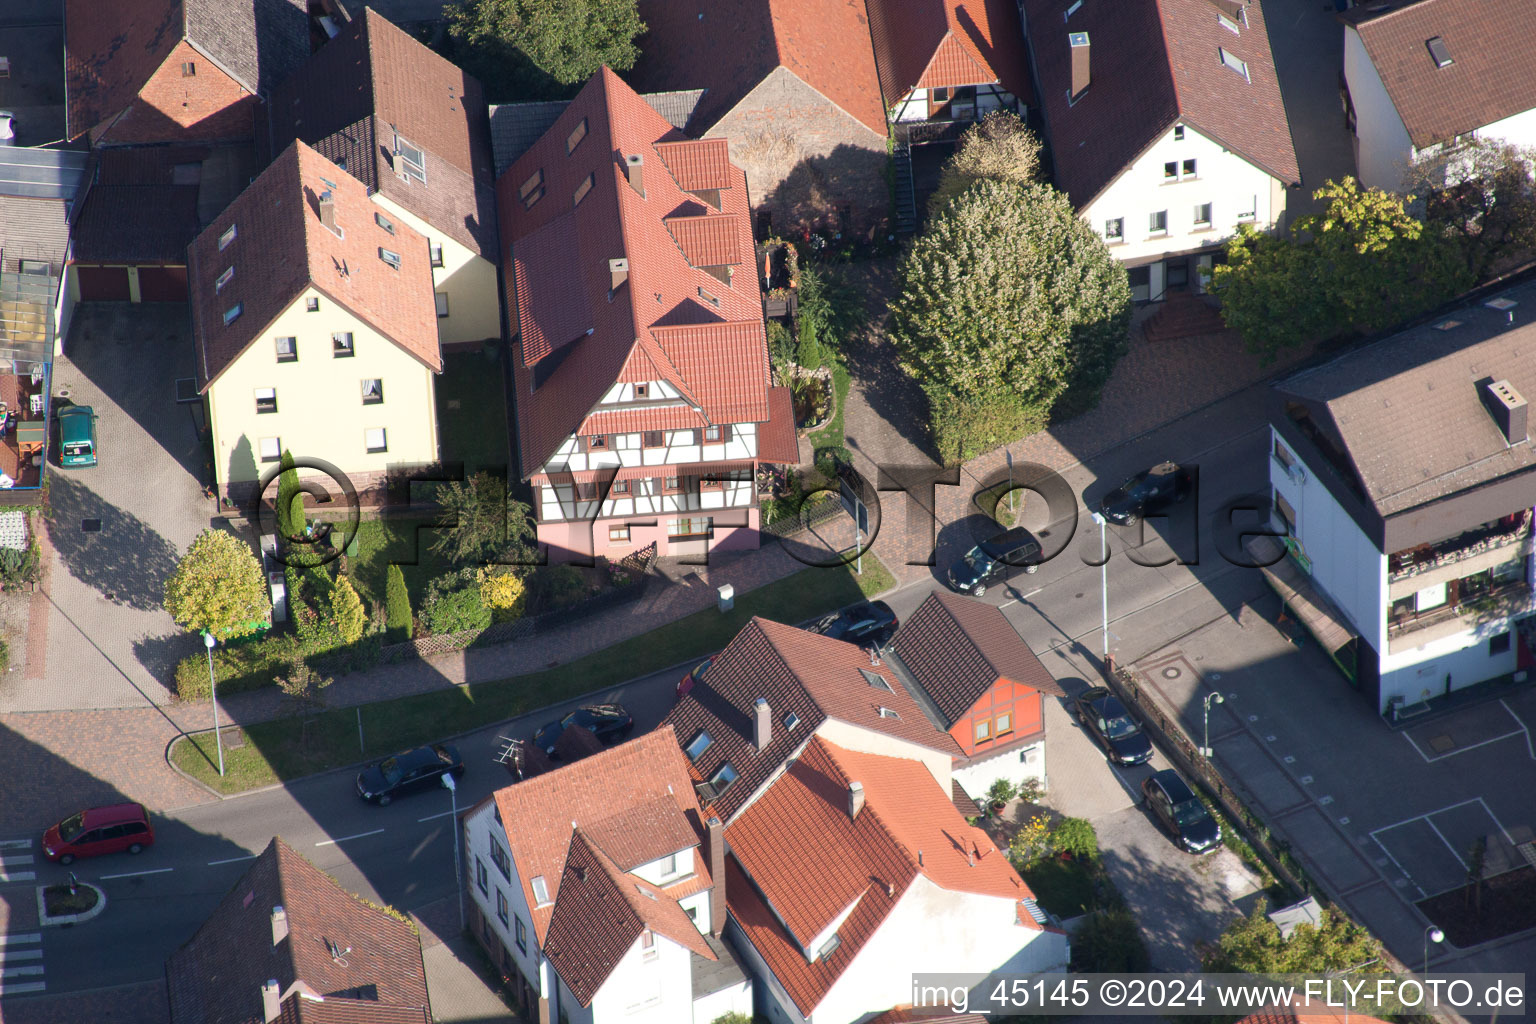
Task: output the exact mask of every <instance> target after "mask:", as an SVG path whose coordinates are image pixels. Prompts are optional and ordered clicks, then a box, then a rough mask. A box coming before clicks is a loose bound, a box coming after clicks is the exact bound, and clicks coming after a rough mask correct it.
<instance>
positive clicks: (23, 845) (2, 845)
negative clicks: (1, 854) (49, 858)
mask: <svg viewBox="0 0 1536 1024" xmlns="http://www.w3.org/2000/svg"><path fill="white" fill-rule="evenodd" d="M31 845H32V840H30V839H0V850H25V849H27V848H28V847H30V846H31Z"/></svg>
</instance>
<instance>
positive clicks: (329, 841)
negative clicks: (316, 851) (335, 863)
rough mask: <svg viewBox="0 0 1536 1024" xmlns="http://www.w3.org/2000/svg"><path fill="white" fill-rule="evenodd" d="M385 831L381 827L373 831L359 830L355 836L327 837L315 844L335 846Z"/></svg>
mask: <svg viewBox="0 0 1536 1024" xmlns="http://www.w3.org/2000/svg"><path fill="white" fill-rule="evenodd" d="M383 831H384V830H383V829H381V828H376V829H374V830H373V831H372V832H359V833H358V834H357V835H355V836H341V837H339V838H337V839H327V840H325V841H324V842H319V843H316V844H315V845H316V846H335V845H336V844H337V843H344V842H346V841H347V840H349V839H362V838H364V837H365V836H376V835H378V834H379V833H380V832H383Z"/></svg>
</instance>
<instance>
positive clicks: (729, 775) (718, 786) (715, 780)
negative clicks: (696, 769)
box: [709, 761, 737, 799]
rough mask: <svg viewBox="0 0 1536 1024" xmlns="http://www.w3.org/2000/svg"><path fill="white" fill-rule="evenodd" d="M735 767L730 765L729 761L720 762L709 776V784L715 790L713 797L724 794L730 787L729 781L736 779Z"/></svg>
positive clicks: (717, 797)
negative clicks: (717, 767) (718, 766)
mask: <svg viewBox="0 0 1536 1024" xmlns="http://www.w3.org/2000/svg"><path fill="white" fill-rule="evenodd" d="M736 776H737V773H736V769H735V768H732V767H731V762H729V761H727V762H725V764H722V765H721V766H720V768H719V770H718V771H716V772H715V774H713V775H711V776H710V777H709V784H710V786H711V788H713V789H714V791H715V798H716V799H719V798H720V797H722V796H724V795H725V791H726V790H728V789H730V788H731V783H733V782H735V781H736Z"/></svg>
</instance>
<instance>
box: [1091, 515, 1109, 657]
mask: <svg viewBox="0 0 1536 1024" xmlns="http://www.w3.org/2000/svg"><path fill="white" fill-rule="evenodd" d="M1093 521H1094V522H1096V523H1098V524H1099V557H1100V558H1102V559H1103V561H1102V562H1100V563H1099V590H1100V593H1101V595H1102V600H1101V602H1100V604H1101V608H1102V611H1103V614H1104V668H1105V669H1106V670H1108V669H1109V667H1110V662H1109V534H1108V533H1106V532H1105V531H1106V530H1107V529H1108V524H1107V522H1106V520H1105V519H1104V517H1103V516H1102V515H1100V514H1099V513H1097V512H1094V513H1093Z"/></svg>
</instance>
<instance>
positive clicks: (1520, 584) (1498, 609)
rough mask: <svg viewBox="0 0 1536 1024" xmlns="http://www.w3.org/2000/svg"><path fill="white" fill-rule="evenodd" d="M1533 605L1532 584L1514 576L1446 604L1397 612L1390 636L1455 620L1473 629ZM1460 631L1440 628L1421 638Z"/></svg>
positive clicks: (1389, 629) (1517, 613) (1392, 621)
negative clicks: (1418, 610) (1507, 580)
mask: <svg viewBox="0 0 1536 1024" xmlns="http://www.w3.org/2000/svg"><path fill="white" fill-rule="evenodd" d="M1530 606H1531V586H1530V584H1529V583H1527V582H1526V581H1525V580H1523V579H1521V580H1511V581H1510V582H1508V583H1501V584H1498V585H1496V586H1493V587H1491V588H1489V589H1487V590H1483V591H1480V592H1478V593H1476V594H1467V595H1463V596H1462V597H1461V598H1460V599H1459V600H1458V601H1456V602H1455V603H1454V604H1444V605H1441V606H1439V607H1437V608H1429V609H1426V610H1424V611H1422V612H1411V611H1410V612H1400V613H1396V614H1394V615H1393V616H1392V618H1391V619H1390V621H1388V622H1387V636H1388V637H1389V638H1396V637H1400V636H1402V635H1403V634H1406V633H1415V632H1418V631H1419V630H1425V629H1429V628H1431V627H1433V626H1439V625H1442V624H1445V623H1450V622H1453V621H1457V624H1458V625H1459V626H1461V627H1462V628H1467V629H1471V628H1473V627H1475V626H1480V625H1482V624H1484V623H1487V622H1494V621H1497V620H1499V619H1507V618H1510V617H1511V616H1514V615H1519V614H1520V613H1521V612H1524V611H1526V610H1527V609H1529V608H1530ZM1457 631H1458V630H1457V629H1451V630H1449V631H1448V632H1447V631H1445V630H1439V631H1437V637H1434V638H1426V639H1424V640H1423V641H1419V642H1428V639H1437V638H1438V634H1445V635H1449V634H1450V633H1455V632H1457Z"/></svg>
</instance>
